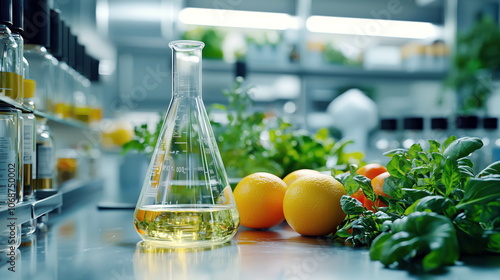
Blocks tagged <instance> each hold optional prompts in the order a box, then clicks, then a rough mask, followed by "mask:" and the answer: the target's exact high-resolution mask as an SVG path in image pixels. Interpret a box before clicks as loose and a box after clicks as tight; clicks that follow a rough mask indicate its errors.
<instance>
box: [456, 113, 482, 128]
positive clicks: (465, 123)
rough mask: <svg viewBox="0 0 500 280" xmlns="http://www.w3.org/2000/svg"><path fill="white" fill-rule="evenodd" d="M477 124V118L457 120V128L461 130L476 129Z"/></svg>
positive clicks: (468, 117) (458, 118)
mask: <svg viewBox="0 0 500 280" xmlns="http://www.w3.org/2000/svg"><path fill="white" fill-rule="evenodd" d="M477 124H478V118H477V116H457V117H456V119H455V126H456V127H457V128H459V129H476V128H477Z"/></svg>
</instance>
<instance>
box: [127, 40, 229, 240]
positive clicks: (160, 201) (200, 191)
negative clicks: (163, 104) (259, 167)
mask: <svg viewBox="0 0 500 280" xmlns="http://www.w3.org/2000/svg"><path fill="white" fill-rule="evenodd" d="M169 46H170V48H171V49H172V99H171V101H170V104H169V107H168V109H167V112H166V115H165V121H164V124H163V127H162V129H161V132H160V135H159V138H158V142H157V145H156V148H155V150H154V152H153V156H152V158H151V162H150V164H149V167H148V171H147V174H146V178H145V180H144V184H143V186H142V190H141V194H140V196H139V200H138V202H137V206H136V209H135V212H134V226H135V228H136V230H137V232H138V234H139V235H140V236H141V238H142V239H143V240H145V241H149V242H152V243H157V244H161V245H162V246H167V247H202V246H212V245H215V244H221V243H224V242H227V241H228V240H230V239H231V237H233V235H234V234H235V233H236V230H237V229H238V226H239V214H238V211H237V209H236V205H235V202H234V197H233V193H232V190H231V187H230V186H229V183H228V179H227V175H226V171H225V169H224V165H223V163H222V159H221V156H220V153H219V150H218V148H217V143H216V141H215V138H214V135H213V131H212V128H211V126H210V121H209V119H208V115H207V112H206V109H205V106H204V104H203V100H202V97H201V92H202V91H201V62H202V57H201V50H202V48H203V46H204V43H202V42H198V41H173V42H171V43H170V44H169Z"/></svg>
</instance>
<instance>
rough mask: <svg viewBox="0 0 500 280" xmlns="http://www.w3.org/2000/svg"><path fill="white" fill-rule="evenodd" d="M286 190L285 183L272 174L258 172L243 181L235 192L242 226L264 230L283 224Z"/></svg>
mask: <svg viewBox="0 0 500 280" xmlns="http://www.w3.org/2000/svg"><path fill="white" fill-rule="evenodd" d="M286 188H287V186H286V184H285V182H283V180H281V178H279V177H278V176H276V175H273V174H271V173H266V172H257V173H253V174H250V175H248V176H246V177H244V178H243V179H241V181H240V182H239V183H238V184H237V185H236V187H235V188H234V192H233V195H234V199H235V202H236V208H238V212H239V213H240V224H241V225H242V226H244V227H248V228H254V229H263V228H270V227H273V226H276V225H279V224H280V223H282V222H283V221H284V220H285V216H284V214H283V197H284V196H285V192H286Z"/></svg>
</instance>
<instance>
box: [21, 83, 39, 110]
mask: <svg viewBox="0 0 500 280" xmlns="http://www.w3.org/2000/svg"><path fill="white" fill-rule="evenodd" d="M23 82H24V102H23V104H24V106H25V107H26V108H28V109H30V110H35V90H36V81H35V80H32V79H23Z"/></svg>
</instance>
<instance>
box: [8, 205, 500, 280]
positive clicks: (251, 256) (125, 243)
mask: <svg viewBox="0 0 500 280" xmlns="http://www.w3.org/2000/svg"><path fill="white" fill-rule="evenodd" d="M97 202H98V199H92V200H90V199H89V200H88V201H87V202H81V203H80V205H75V206H72V207H70V208H68V209H63V210H62V212H61V213H59V214H53V215H51V216H50V219H49V222H50V224H49V230H48V231H47V232H46V233H41V232H39V233H38V234H37V236H36V238H35V237H34V238H32V240H31V242H32V244H31V245H25V246H22V247H21V248H20V249H19V250H18V251H17V255H16V257H15V270H16V272H11V271H9V270H8V268H9V267H11V264H9V263H6V261H5V257H6V256H0V258H1V259H2V262H1V263H0V279H1V280H11V279H51V280H56V279H63V280H65V279H92V280H95V279H107V280H127V279H150V280H151V279H175V280H183V279H189V280H191V279H193V280H204V279H207V280H208V279H218V280H220V279H252V280H253V279H293V280H305V279H314V280H316V279H350V280H353V279H384V280H386V279H467V280H470V279H482V280H483V279H486V280H487V279H500V256H488V257H480V258H476V259H469V260H467V262H466V265H465V264H458V265H456V266H453V267H450V268H449V269H448V270H447V271H445V272H444V273H442V274H439V275H432V276H425V277H422V276H415V275H411V274H409V273H408V272H406V271H402V270H390V269H386V268H383V266H382V265H381V264H380V263H379V262H374V261H371V260H370V258H369V256H368V251H367V250H366V249H354V248H350V247H345V246H343V245H338V244H333V243H332V242H331V241H329V240H327V239H323V238H306V237H302V236H300V235H298V234H297V233H295V232H293V231H292V230H291V229H290V228H289V227H288V226H287V225H286V224H283V225H281V226H279V227H277V228H275V229H274V230H269V231H256V230H250V229H245V228H240V229H239V231H238V233H237V235H236V236H235V237H234V238H233V240H232V242H230V243H228V244H226V245H223V246H218V247H214V248H208V249H161V248H154V247H151V246H148V245H145V244H143V243H142V242H140V238H139V236H138V235H137V234H136V232H135V230H134V228H133V226H132V213H133V211H132V210H98V208H97Z"/></svg>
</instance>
